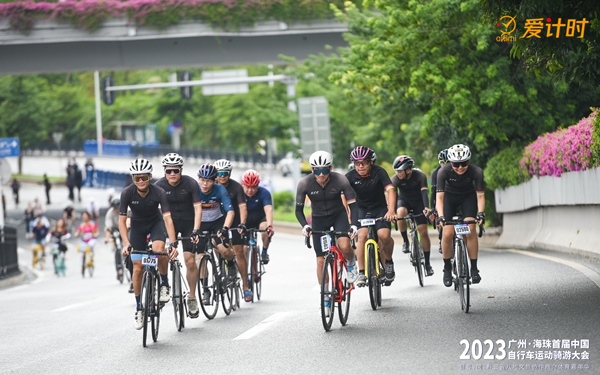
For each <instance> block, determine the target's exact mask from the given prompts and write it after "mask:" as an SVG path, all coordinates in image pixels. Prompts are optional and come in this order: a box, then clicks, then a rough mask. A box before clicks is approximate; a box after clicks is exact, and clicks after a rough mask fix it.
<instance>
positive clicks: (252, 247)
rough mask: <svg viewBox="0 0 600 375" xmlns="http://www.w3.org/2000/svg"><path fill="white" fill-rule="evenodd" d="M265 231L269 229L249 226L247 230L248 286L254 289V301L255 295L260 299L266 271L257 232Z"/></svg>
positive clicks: (251, 289)
mask: <svg viewBox="0 0 600 375" xmlns="http://www.w3.org/2000/svg"><path fill="white" fill-rule="evenodd" d="M263 232H267V230H266V229H258V228H249V229H248V230H247V232H246V236H247V239H248V277H249V282H248V286H249V287H250V291H252V302H254V297H255V296H256V299H257V300H259V301H260V296H261V294H262V277H263V275H264V274H265V273H266V271H265V265H264V264H263V262H262V258H261V252H260V249H259V247H258V242H257V237H258V235H257V234H258V233H263Z"/></svg>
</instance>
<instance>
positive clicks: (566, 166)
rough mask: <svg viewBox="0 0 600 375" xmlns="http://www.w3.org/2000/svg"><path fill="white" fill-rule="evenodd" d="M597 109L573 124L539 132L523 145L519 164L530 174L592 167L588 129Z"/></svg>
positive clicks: (544, 173) (537, 174) (536, 174)
mask: <svg viewBox="0 0 600 375" xmlns="http://www.w3.org/2000/svg"><path fill="white" fill-rule="evenodd" d="M596 115H597V111H595V112H593V113H592V114H591V115H590V116H589V117H586V118H583V119H581V121H579V123H577V124H576V125H573V126H570V127H568V128H566V129H559V130H557V131H555V132H553V133H546V134H543V135H540V136H539V137H538V138H537V139H536V140H535V142H533V143H531V144H529V145H528V146H527V147H525V151H524V152H523V158H522V159H521V162H520V164H521V167H523V168H524V169H525V170H526V171H527V172H528V173H529V174H530V175H532V176H534V175H535V176H556V177H560V176H561V175H562V174H563V173H564V172H571V171H581V170H585V169H588V168H590V167H592V165H591V164H592V133H593V131H594V125H593V124H594V120H595V118H596Z"/></svg>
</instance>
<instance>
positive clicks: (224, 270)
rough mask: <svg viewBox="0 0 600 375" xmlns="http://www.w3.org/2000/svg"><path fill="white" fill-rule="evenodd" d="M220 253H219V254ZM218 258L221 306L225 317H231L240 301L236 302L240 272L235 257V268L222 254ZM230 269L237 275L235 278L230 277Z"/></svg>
mask: <svg viewBox="0 0 600 375" xmlns="http://www.w3.org/2000/svg"><path fill="white" fill-rule="evenodd" d="M225 247H228V246H227V245H225ZM217 253H218V252H217ZM217 258H218V264H217V270H218V271H219V279H220V283H221V288H220V291H221V305H222V306H223V312H224V313H225V315H229V314H231V311H233V310H236V309H237V304H238V303H239V299H238V302H236V300H235V299H236V298H237V297H236V290H237V287H236V285H239V284H240V279H239V277H238V271H237V264H236V261H235V257H234V258H233V260H232V262H233V266H230V265H229V263H228V262H227V261H226V260H225V258H224V257H223V256H222V255H221V254H217ZM229 267H233V268H234V271H233V273H235V275H236V276H235V277H230V276H229V271H230V270H229Z"/></svg>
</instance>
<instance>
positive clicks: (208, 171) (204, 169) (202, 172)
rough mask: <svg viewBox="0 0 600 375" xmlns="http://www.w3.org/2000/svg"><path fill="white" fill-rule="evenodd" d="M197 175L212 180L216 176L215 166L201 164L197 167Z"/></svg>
mask: <svg viewBox="0 0 600 375" xmlns="http://www.w3.org/2000/svg"><path fill="white" fill-rule="evenodd" d="M198 177H200V178H206V179H209V180H214V179H215V178H217V168H215V166H214V165H212V164H202V165H201V166H200V169H198Z"/></svg>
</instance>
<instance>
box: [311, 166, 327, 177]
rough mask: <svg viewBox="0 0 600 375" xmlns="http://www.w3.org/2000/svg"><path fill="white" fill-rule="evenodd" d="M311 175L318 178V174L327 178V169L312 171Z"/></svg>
mask: <svg viewBox="0 0 600 375" xmlns="http://www.w3.org/2000/svg"><path fill="white" fill-rule="evenodd" d="M313 173H314V174H315V176H318V175H320V174H322V175H323V176H327V175H328V174H329V168H323V169H313Z"/></svg>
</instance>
